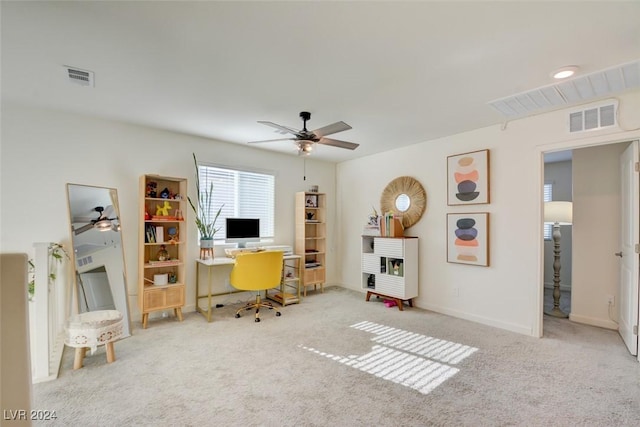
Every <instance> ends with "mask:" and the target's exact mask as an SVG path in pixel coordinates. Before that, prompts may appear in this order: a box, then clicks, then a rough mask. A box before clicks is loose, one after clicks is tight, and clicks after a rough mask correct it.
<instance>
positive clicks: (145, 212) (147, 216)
mask: <svg viewBox="0 0 640 427" xmlns="http://www.w3.org/2000/svg"><path fill="white" fill-rule="evenodd" d="M150 219H151V215H149V212H148V211H144V220H145V221H149V220H150Z"/></svg>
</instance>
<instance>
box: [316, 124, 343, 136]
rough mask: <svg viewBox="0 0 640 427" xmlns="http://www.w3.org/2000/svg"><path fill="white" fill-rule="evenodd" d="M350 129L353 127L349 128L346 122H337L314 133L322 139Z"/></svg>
mask: <svg viewBox="0 0 640 427" xmlns="http://www.w3.org/2000/svg"><path fill="white" fill-rule="evenodd" d="M349 129H351V126H349V125H348V124H346V123H345V122H335V123H332V124H330V125H327V126H323V127H321V128H320V129H316V130H314V131H313V133H314V134H315V135H316V136H317V137H318V138H322V137H323V136H327V135H331V134H333V133H338V132H342V131H345V130H349Z"/></svg>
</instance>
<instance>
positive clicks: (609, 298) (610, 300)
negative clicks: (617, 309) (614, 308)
mask: <svg viewBox="0 0 640 427" xmlns="http://www.w3.org/2000/svg"><path fill="white" fill-rule="evenodd" d="M607 304H609V305H616V298H615V297H614V296H613V295H607Z"/></svg>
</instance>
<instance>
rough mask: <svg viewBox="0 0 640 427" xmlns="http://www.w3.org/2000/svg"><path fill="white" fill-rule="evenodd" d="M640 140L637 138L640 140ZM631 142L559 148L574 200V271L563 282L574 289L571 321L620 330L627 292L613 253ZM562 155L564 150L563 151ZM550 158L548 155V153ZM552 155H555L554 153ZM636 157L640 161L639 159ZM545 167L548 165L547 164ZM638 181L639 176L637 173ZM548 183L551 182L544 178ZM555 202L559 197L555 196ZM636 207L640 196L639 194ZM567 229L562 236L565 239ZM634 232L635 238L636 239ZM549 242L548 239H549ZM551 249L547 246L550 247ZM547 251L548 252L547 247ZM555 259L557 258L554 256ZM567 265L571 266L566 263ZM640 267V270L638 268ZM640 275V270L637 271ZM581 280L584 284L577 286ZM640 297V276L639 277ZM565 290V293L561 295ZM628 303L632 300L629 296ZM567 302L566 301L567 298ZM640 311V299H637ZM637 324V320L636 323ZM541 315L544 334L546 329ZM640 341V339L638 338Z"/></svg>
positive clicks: (570, 257)
mask: <svg viewBox="0 0 640 427" xmlns="http://www.w3.org/2000/svg"><path fill="white" fill-rule="evenodd" d="M635 143H636V144H637V142H635ZM630 145H631V142H629V141H626V142H616V143H605V144H601V145H594V146H589V147H571V150H565V151H563V152H561V151H558V152H556V153H557V154H556V153H554V154H553V156H556V157H557V156H562V155H565V156H566V155H567V154H568V152H569V151H571V152H572V154H571V157H570V159H571V171H572V172H571V178H572V184H571V198H569V199H565V200H573V202H574V203H573V206H574V211H573V216H574V223H573V226H571V227H568V228H570V229H571V232H572V233H573V236H572V238H571V242H570V243H572V245H571V246H572V253H571V254H569V253H567V251H566V250H565V244H564V243H567V242H563V246H562V251H561V255H562V258H561V260H562V268H561V272H562V269H565V268H570V269H571V275H569V281H568V282H566V281H565V280H566V279H565V277H564V276H563V279H565V280H562V281H561V283H562V285H561V288H562V287H563V286H564V289H563V290H565V291H566V290H569V292H571V291H573V292H571V293H570V295H571V296H570V297H569V304H570V306H569V310H568V311H569V312H570V319H571V320H572V321H575V322H577V323H584V324H589V325H593V326H598V327H604V328H608V329H614V330H618V321H619V319H620V317H619V316H620V314H621V311H620V310H621V307H622V308H624V304H625V301H624V300H625V295H620V294H621V292H620V291H619V285H620V280H621V276H620V262H619V258H617V257H616V256H615V255H614V254H616V253H617V252H619V251H620V249H619V247H620V236H621V219H620V218H621V214H620V212H621V209H622V208H621V204H622V203H621V192H622V185H621V180H620V170H621V166H620V156H621V154H622V153H623V152H624V150H625V149H626V148H627V147H629V146H630ZM561 153H562V154H561ZM543 154H544V157H545V160H547V159H548V155H547V153H543ZM553 156H551V157H553ZM636 161H637V159H636ZM545 169H546V164H545ZM635 179H636V180H637V179H638V178H637V174H636V176H635ZM545 183H547V182H546V180H545ZM553 199H554V200H558V198H556V197H554V198H553ZM633 203H635V205H636V206H637V204H638V194H635V201H633ZM565 237H566V236H565V230H564V229H563V230H562V240H563V241H564V240H566V239H565ZM637 239H638V237H637V236H635V237H634V240H636V241H637ZM544 245H545V246H548V242H547V241H545V243H544ZM545 249H546V248H545ZM544 252H546V251H544ZM544 252H543V257H544V258H543V263H544V267H545V268H544V270H547V269H548V263H549V261H548V260H549V255H548V254H544ZM634 256H635V257H638V255H637V254H635V255H634ZM551 259H552V258H551ZM567 266H568V267H567ZM636 270H637V269H636ZM635 274H636V275H637V274H638V272H637V271H635ZM548 277H549V276H548V272H543V281H542V282H543V284H542V286H543V289H542V295H544V291H545V288H544V287H545V284H546V285H547V287H548V283H545V282H548ZM572 284H574V285H575V284H579V286H572ZM635 286H636V292H635V295H637V280H636V285H635ZM564 297H565V295H564V293H563V294H562V295H561V302H562V299H563V298H564ZM626 299H627V302H628V300H629V298H628V297H627V298H626ZM565 304H566V301H565ZM633 304H635V309H636V312H637V308H638V307H637V306H638V301H637V298H636V300H634V301H632V305H633ZM543 306H544V298H542V301H541V302H540V308H539V310H540V316H541V318H546V316H543V314H542V312H543ZM635 322H636V323H637V319H636V321H635ZM544 327H545V326H544V322H543V320H542V319H541V334H540V335H541V336H542V333H543V329H544ZM636 339H637V337H636Z"/></svg>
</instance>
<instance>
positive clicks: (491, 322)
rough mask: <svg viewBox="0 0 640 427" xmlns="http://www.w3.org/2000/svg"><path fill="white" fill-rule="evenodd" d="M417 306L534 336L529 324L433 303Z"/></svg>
mask: <svg viewBox="0 0 640 427" xmlns="http://www.w3.org/2000/svg"><path fill="white" fill-rule="evenodd" d="M414 301H415V300H414ZM414 305H416V304H415V303H414ZM416 307H418V308H423V309H425V310H430V311H434V312H436V313H440V314H446V315H447V316H453V317H457V318H459V319H464V320H469V321H471V322H476V323H480V324H483V325H487V326H492V327H494V328H500V329H505V330H507V331H511V332H516V333H519V334H523V335H528V336H534V335H533V329H532V328H530V327H527V326H523V325H516V324H515V323H507V322H502V321H500V320H496V319H492V318H489V317H484V316H475V315H470V314H469V313H465V312H463V311H458V310H452V309H450V308H447V307H440V306H436V305H432V304H426V305H424V306H418V305H416Z"/></svg>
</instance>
